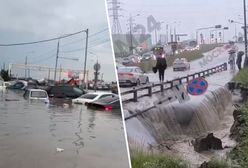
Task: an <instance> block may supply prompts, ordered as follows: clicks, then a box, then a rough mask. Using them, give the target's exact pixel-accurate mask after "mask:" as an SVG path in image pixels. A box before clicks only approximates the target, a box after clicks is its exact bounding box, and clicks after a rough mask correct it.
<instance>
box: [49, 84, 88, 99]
mask: <svg viewBox="0 0 248 168" xmlns="http://www.w3.org/2000/svg"><path fill="white" fill-rule="evenodd" d="M47 93H48V96H49V97H54V98H78V97H79V96H82V95H83V94H86V91H84V90H82V89H79V88H78V87H75V86H69V85H59V86H51V87H49V88H48V89H47Z"/></svg>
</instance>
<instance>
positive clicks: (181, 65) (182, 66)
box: [173, 58, 190, 71]
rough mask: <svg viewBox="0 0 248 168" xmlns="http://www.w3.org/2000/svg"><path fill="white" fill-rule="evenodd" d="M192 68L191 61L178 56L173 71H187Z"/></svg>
mask: <svg viewBox="0 0 248 168" xmlns="http://www.w3.org/2000/svg"><path fill="white" fill-rule="evenodd" d="M189 69H190V63H189V62H188V60H187V59H186V58H177V59H175V61H174V62H173V71H186V70H189Z"/></svg>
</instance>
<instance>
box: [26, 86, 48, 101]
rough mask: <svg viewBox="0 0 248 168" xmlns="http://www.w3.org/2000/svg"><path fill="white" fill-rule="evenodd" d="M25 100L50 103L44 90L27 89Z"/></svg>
mask: <svg viewBox="0 0 248 168" xmlns="http://www.w3.org/2000/svg"><path fill="white" fill-rule="evenodd" d="M23 97H24V99H27V100H31V101H32V100H41V101H43V102H45V103H49V97H48V94H47V92H46V91H45V90H42V89H27V90H25V92H24V94H23Z"/></svg>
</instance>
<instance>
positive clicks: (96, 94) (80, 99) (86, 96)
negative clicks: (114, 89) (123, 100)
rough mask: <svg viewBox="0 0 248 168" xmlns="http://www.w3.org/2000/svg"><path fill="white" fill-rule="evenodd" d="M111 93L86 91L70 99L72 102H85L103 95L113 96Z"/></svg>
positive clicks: (100, 97)
mask: <svg viewBox="0 0 248 168" xmlns="http://www.w3.org/2000/svg"><path fill="white" fill-rule="evenodd" d="M114 95H115V94H113V93H107V92H93V93H86V94H84V95H82V96H80V97H78V98H76V99H72V102H73V103H75V104H87V103H90V102H93V101H96V100H99V99H102V98H104V97H108V96H114Z"/></svg>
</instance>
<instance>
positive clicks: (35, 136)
mask: <svg viewBox="0 0 248 168" xmlns="http://www.w3.org/2000/svg"><path fill="white" fill-rule="evenodd" d="M6 99H18V100H19V101H17V100H13V101H6ZM59 148H61V149H59ZM60 150H61V151H60ZM0 151H1V152H0V168H7V167H8V168H45V167H46V168H78V167H85V168H99V167H106V168H116V167H118V168H127V167H129V165H128V157H127V150H126V144H125V137H124V130H123V126H122V120H121V115H120V112H117V113H116V112H106V111H93V110H88V109H87V108H86V106H84V105H69V106H68V105H65V104H63V103H61V105H59V106H58V105H48V104H44V103H41V102H29V101H27V100H25V99H23V97H22V94H20V93H14V92H12V91H9V92H8V94H4V95H3V96H0Z"/></svg>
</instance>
